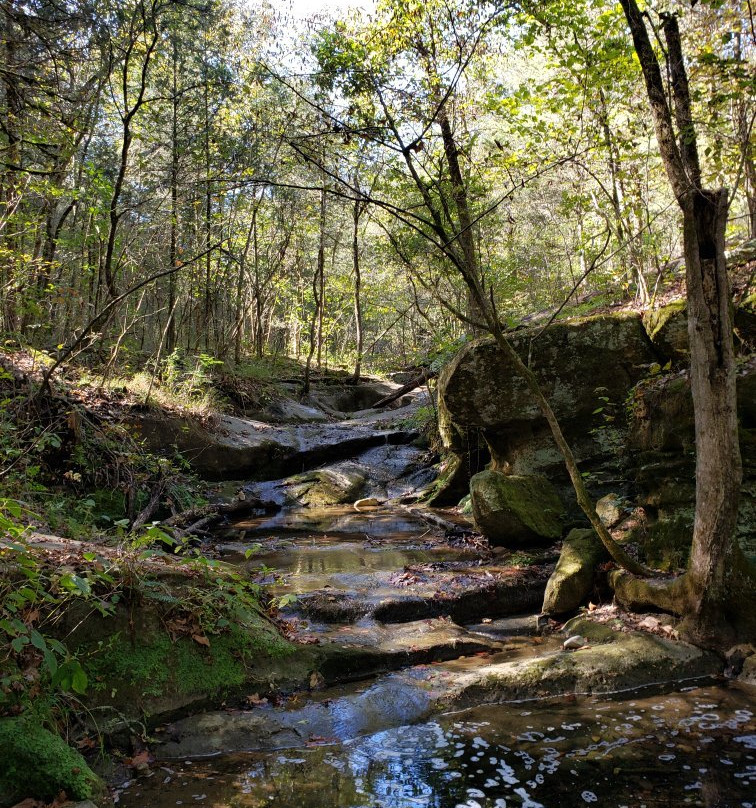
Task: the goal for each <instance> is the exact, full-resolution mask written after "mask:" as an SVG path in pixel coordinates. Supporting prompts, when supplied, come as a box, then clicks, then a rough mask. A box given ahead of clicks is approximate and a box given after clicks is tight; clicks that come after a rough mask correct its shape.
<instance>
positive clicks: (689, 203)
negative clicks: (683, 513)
mask: <svg viewBox="0 0 756 808" xmlns="http://www.w3.org/2000/svg"><path fill="white" fill-rule="evenodd" d="M620 2H621V4H622V8H623V11H624V12H625V17H626V19H627V22H628V26H629V28H630V32H631V34H632V37H633V44H634V46H635V50H636V53H637V54H638V58H639V61H640V65H641V69H642V71H643V77H644V79H645V83H646V90H647V94H648V98H649V104H650V106H651V112H652V114H653V117H654V123H655V126H656V134H657V141H658V143H659V150H660V152H661V156H662V160H663V161H664V166H665V168H666V170H667V175H668V177H669V181H670V184H671V186H672V190H673V191H674V194H675V196H676V198H677V201H678V204H679V205H680V208H681V210H682V213H683V247H684V252H685V265H686V283H687V297H688V339H689V343H690V379H691V391H692V394H693V408H694V413H695V434H696V511H695V522H694V527H693V542H692V547H691V554H690V560H689V564H688V570H687V573H686V575H685V577H684V578H683V579H678V581H677V582H675V583H674V584H673V587H674V590H675V594H676V595H677V596H678V598H677V609H678V610H679V611H680V612H682V613H683V614H684V615H685V617H686V621H685V625H686V629H687V631H688V633H689V635H690V636H691V637H692V638H693V639H695V640H697V641H698V642H701V643H702V644H705V645H711V646H722V645H725V646H726V645H727V644H728V643H729V642H730V641H731V640H733V639H734V638H735V636H736V634H735V632H736V630H737V627H738V626H739V625H740V626H742V625H743V624H744V623H746V622H748V621H751V624H753V621H754V615H753V614H748V612H749V608H748V605H747V603H746V600H745V599H748V598H750V603H751V604H753V601H754V599H755V598H754V589H755V588H754V585H753V583H754V582H753V577H752V576H751V577H750V578H749V574H748V572H747V571H746V567H745V565H744V562H743V557H742V553H741V551H740V547H739V546H738V544H737V542H736V541H735V525H736V522H737V515H738V500H739V496H740V483H741V478H742V465H741V459H740V448H739V444H738V421H737V397H736V389H735V352H734V349H733V341H732V310H731V307H732V298H731V294H730V287H729V280H728V277H727V268H726V265H725V257H724V241H725V226H726V223H727V205H728V202H727V191H726V190H724V189H721V190H717V191H708V190H705V189H703V188H702V184H701V168H700V164H699V158H698V151H697V144H696V132H695V128H694V124H693V117H692V113H691V103H690V92H689V88H688V78H687V74H686V71H685V62H684V59H683V53H682V45H681V39H680V32H679V28H678V22H677V18H676V17H675V16H673V15H665V16H663V17H662V29H663V32H664V38H665V44H666V59H667V65H666V67H667V74H668V76H669V81H670V90H671V97H672V102H673V106H672V107H670V105H669V103H668V101H667V98H668V96H667V93H666V92H665V86H664V81H663V79H662V72H661V69H660V66H659V62H658V60H657V57H656V53H655V51H654V49H653V47H652V45H651V41H650V37H649V34H648V31H647V29H646V23H645V20H644V17H643V16H642V15H641V13H640V10H639V9H638V6H637V4H636V2H635V0H620ZM675 125H676V128H677V136H678V138H679V140H678V139H677V138H676V137H675ZM657 589H658V588H657ZM655 594H656V593H655V592H650V591H649V592H645V595H646V596H647V600H648V601H649V602H651V603H653V602H654V599H653V598H654V595H655ZM739 598H743V600H741V602H738V599H739ZM743 610H745V612H746V614H745V615H743V614H740V613H739V612H742V611H743Z"/></svg>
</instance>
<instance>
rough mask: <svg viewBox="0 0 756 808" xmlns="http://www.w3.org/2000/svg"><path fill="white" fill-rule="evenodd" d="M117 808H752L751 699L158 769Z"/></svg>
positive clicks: (618, 709) (602, 712) (596, 702)
mask: <svg viewBox="0 0 756 808" xmlns="http://www.w3.org/2000/svg"><path fill="white" fill-rule="evenodd" d="M262 709H266V708H262ZM119 804H120V805H121V806H124V808H169V806H176V805H183V806H190V805H198V806H212V808H237V807H238V808H262V806H267V805H271V806H275V807H276V808H321V807H323V808H327V807H329V806H332V807H333V808H512V806H518V807H520V808H537V806H543V807H544V808H559V807H560V806H587V805H594V804H595V805H596V806H616V807H617V808H619V807H620V806H627V808H651V807H652V806H689V805H693V806H707V807H708V808H712V807H713V806H718V808H730V806H732V807H733V808H734V807H735V806H739V807H740V808H751V806H756V720H755V718H754V705H753V690H752V689H748V688H746V687H740V686H731V687H727V688H714V687H711V688H700V689H694V690H687V691H684V692H680V693H675V694H671V695H664V696H646V697H638V698H634V699H631V700H625V701H607V700H606V699H594V698H578V699H575V698H563V699H560V700H558V701H554V700H551V701H549V702H528V703H519V704H508V705H500V706H494V707H492V706H485V707H479V708H475V709H472V710H467V711H464V712H460V713H456V714H449V715H442V716H440V717H438V718H436V719H434V720H431V721H427V722H425V723H420V724H416V725H414V726H401V727H396V728H393V729H389V730H385V731H382V732H377V733H375V734H372V735H368V736H364V737H357V738H354V739H351V740H348V741H346V742H341V743H334V742H329V739H326V738H324V739H311V740H310V742H309V743H308V744H307V746H304V747H300V748H290V749H283V750H278V751H274V752H268V753H247V754H235V755H227V756H221V757H213V758H205V759H198V760H182V761H178V762H177V761H163V762H162V763H161V762H158V763H156V764H155V766H154V768H153V769H152V773H151V775H150V776H148V777H144V778H140V779H138V780H135V781H132V782H131V784H129V785H128V786H127V787H126V788H125V789H123V790H122V791H121V792H120V794H119Z"/></svg>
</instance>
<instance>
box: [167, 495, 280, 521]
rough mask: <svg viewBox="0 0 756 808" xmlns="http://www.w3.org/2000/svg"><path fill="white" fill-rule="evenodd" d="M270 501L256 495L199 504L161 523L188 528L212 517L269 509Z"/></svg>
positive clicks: (218, 518) (217, 518)
mask: <svg viewBox="0 0 756 808" xmlns="http://www.w3.org/2000/svg"><path fill="white" fill-rule="evenodd" d="M269 508H270V503H266V502H263V501H262V500H260V499H257V497H248V498H246V499H235V500H233V501H232V502H216V503H213V504H211V505H200V506H198V507H196V508H187V509H186V510H185V511H181V513H177V514H176V515H175V516H171V517H170V518H169V519H164V520H163V522H162V523H161V524H162V526H163V527H177V528H188V527H190V526H196V523H197V522H199V521H201V520H204V519H207V518H208V517H213V518H214V519H216V520H220V519H222V518H223V517H224V516H245V515H246V514H248V513H251V512H252V511H257V510H260V509H265V510H267V509H269Z"/></svg>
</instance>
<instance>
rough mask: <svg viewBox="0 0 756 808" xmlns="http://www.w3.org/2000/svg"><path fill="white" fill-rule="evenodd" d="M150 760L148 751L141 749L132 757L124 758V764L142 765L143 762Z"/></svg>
mask: <svg viewBox="0 0 756 808" xmlns="http://www.w3.org/2000/svg"><path fill="white" fill-rule="evenodd" d="M149 762H150V753H149V751H148V750H147V749H143V750H142V751H141V752H138V753H137V754H136V755H134V757H132V758H126V761H125V763H126V765H127V766H133V767H136V766H144V764H145V763H149Z"/></svg>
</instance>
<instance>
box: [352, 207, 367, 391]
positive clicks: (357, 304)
mask: <svg viewBox="0 0 756 808" xmlns="http://www.w3.org/2000/svg"><path fill="white" fill-rule="evenodd" d="M362 210H363V207H362V203H361V202H360V200H359V199H355V200H354V207H353V208H352V269H353V271H354V331H355V343H356V344H355V349H356V352H357V356H356V357H355V360H354V372H353V373H352V381H353V382H354V383H355V384H357V383H358V382H359V380H360V370H361V365H362V351H363V349H364V339H365V338H364V333H363V330H362V305H361V301H360V292H361V287H362V277H361V275H360V244H359V225H360V216H361V214H362Z"/></svg>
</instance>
